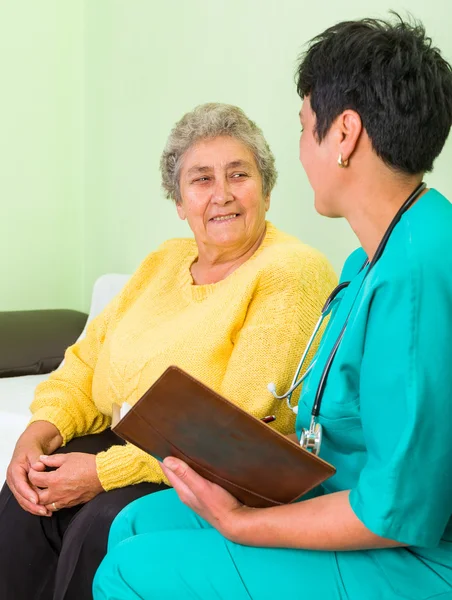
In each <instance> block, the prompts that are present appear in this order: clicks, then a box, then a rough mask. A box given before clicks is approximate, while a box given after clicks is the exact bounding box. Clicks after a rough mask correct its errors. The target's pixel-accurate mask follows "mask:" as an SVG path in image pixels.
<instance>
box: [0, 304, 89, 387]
mask: <svg viewBox="0 0 452 600" xmlns="http://www.w3.org/2000/svg"><path fill="white" fill-rule="evenodd" d="M87 316H88V315H86V314H85V313H81V312H78V311H76V310H60V309H54V310H26V311H10V312H0V377H16V376H18V375H37V374H41V373H50V372H51V371H53V370H55V369H56V368H57V367H58V365H59V364H60V363H61V361H62V360H63V358H64V352H65V350H66V348H67V347H68V346H71V345H72V344H73V343H74V342H75V341H76V340H77V338H78V337H79V335H80V334H81V332H82V331H83V327H84V326H85V323H86V319H87Z"/></svg>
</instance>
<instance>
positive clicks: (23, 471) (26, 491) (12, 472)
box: [6, 441, 51, 517]
mask: <svg viewBox="0 0 452 600" xmlns="http://www.w3.org/2000/svg"><path fill="white" fill-rule="evenodd" d="M43 452H44V448H43V447H42V445H41V444H40V443H39V442H34V443H31V444H21V443H20V441H19V442H18V443H17V445H16V448H15V450H14V454H13V457H12V459H11V462H10V463H9V466H8V471H7V473H6V482H7V484H8V486H9V489H10V490H11V492H12V493H13V494H14V497H15V498H16V500H17V502H18V503H19V504H20V506H21V507H22V508H23V509H24V510H26V511H27V512H29V513H31V514H32V515H38V516H41V517H49V516H50V515H51V512H50V511H49V510H47V508H45V507H44V506H40V505H39V495H38V493H39V490H38V489H36V487H35V486H34V485H33V484H32V482H31V481H30V480H29V472H30V469H31V465H32V464H34V463H35V462H36V461H37V460H39V456H40V455H41V454H42V453H43Z"/></svg>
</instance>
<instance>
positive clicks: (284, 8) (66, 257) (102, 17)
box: [0, 0, 452, 310]
mask: <svg viewBox="0 0 452 600" xmlns="http://www.w3.org/2000/svg"><path fill="white" fill-rule="evenodd" d="M0 7H1V17H0V49H1V52H0V72H2V74H3V77H2V79H3V81H2V83H3V86H2V88H3V92H2V94H1V95H0V125H1V131H2V135H1V138H0V139H1V141H0V173H1V177H0V202H1V208H2V213H1V214H2V217H3V218H2V219H1V222H0V253H1V256H2V260H1V261H0V282H1V283H0V286H1V288H0V289H1V294H0V310H2V309H6V308H10V309H12V308H15V309H18V308H35V307H36V308H39V307H47V306H48V307H56V306H69V307H74V308H79V307H83V308H87V307H88V305H89V296H90V291H91V288H92V284H93V282H94V279H95V278H96V277H97V276H98V275H100V274H101V273H104V272H112V271H116V272H123V273H127V272H131V271H133V270H134V269H135V268H136V266H137V265H138V263H139V262H140V260H141V259H142V258H143V257H144V256H145V255H146V254H147V253H148V252H150V251H151V250H152V249H154V248H155V247H156V246H157V245H158V244H159V243H161V242H162V241H163V240H165V239H167V238H168V237H173V236H178V235H188V234H189V231H188V230H187V227H186V225H185V223H182V222H180V221H179V220H178V218H177V216H176V213H175V210H174V206H173V205H172V204H171V202H169V201H167V200H165V199H164V197H163V194H162V192H161V190H160V181H159V172H158V163H159V157H160V153H161V150H162V148H163V146H164V143H165V140H166V137H167V135H168V133H169V131H170V129H171V127H172V126H173V124H174V122H175V121H176V120H177V119H179V118H180V117H181V116H182V114H183V113H185V112H186V111H188V110H190V109H191V108H192V107H194V106H195V105H197V104H200V103H203V102H209V101H220V102H229V103H233V104H237V105H239V106H241V107H242V108H243V109H244V110H245V111H246V112H247V114H248V115H249V116H250V117H251V118H253V119H254V120H255V121H256V122H257V123H258V124H259V125H260V126H261V127H262V129H263V131H264V133H265V135H266V137H267V139H268V140H269V142H270V145H271V147H272V149H273V151H274V153H275V156H276V160H277V166H278V170H279V182H278V185H277V187H276V189H275V191H274V193H273V198H272V208H271V211H270V215H269V217H270V219H271V220H272V221H273V222H274V223H275V224H276V225H278V226H279V227H281V228H283V229H286V230H287V231H289V232H291V233H294V234H296V235H298V236H299V237H300V238H301V239H303V240H304V241H306V242H308V243H311V244H313V245H315V246H317V247H319V248H320V249H321V250H323V251H324V252H325V253H326V254H327V256H328V257H329V258H330V259H331V261H332V262H333V264H334V266H335V267H336V269H337V270H339V269H340V267H341V264H342V262H343V260H344V258H345V256H346V255H347V253H348V252H349V251H350V250H351V249H353V248H354V247H355V246H356V239H355V238H354V236H353V234H352V233H351V232H350V231H349V230H348V227H347V224H346V223H345V222H343V221H337V220H335V221H332V220H327V219H323V218H321V217H319V216H318V215H316V213H315V211H314V209H313V206H312V201H313V195H312V192H311V190H310V188H309V185H308V182H307V179H306V177H305V175H304V173H303V171H302V169H301V167H300V165H299V163H298V136H299V124H298V118H297V113H298V110H299V99H298V97H297V95H296V92H295V85H294V83H293V73H294V69H295V64H296V57H297V56H298V54H299V53H300V52H301V50H302V48H303V44H304V43H305V42H306V41H307V40H308V39H309V38H311V37H312V36H313V35H315V34H316V33H318V32H319V31H321V30H322V29H324V28H325V27H327V26H328V25H330V24H332V23H334V22H336V21H339V20H343V19H348V18H358V17H362V16H369V15H370V16H385V15H387V11H388V9H389V8H393V9H396V10H399V11H401V12H402V13H404V14H406V11H407V10H409V11H410V12H411V13H412V14H414V15H415V16H417V17H419V18H420V19H422V20H423V21H424V23H425V25H426V27H427V30H428V32H429V34H430V35H431V36H432V37H433V39H434V42H435V44H437V45H438V46H439V47H440V48H441V49H442V50H443V53H444V54H445V56H446V57H447V58H448V59H449V60H452V38H451V36H450V27H449V24H450V20H451V16H452V7H451V5H450V0H430V2H428V3H426V2H425V1H424V0H409V1H407V2H406V3H401V2H399V1H397V0H394V2H392V3H390V4H387V3H386V0H384V1H383V2H381V1H378V2H377V0H370V1H368V2H367V3H365V4H364V3H363V2H360V1H359V0H350V1H349V2H347V3H344V2H337V0H335V1H333V0H324V1H323V2H322V3H318V4H317V3H315V2H306V1H305V2H304V1H302V0H279V1H275V0H240V1H238V0H190V2H189V1H188V0H187V1H186V0H165V2H161V1H160V0H94V1H91V2H89V1H88V0H14V2H13V1H12V0H11V1H7V0H0ZM3 132H6V135H5V134H4V133H3ZM451 164H452V139H450V140H449V141H448V144H447V147H446V149H445V151H444V152H443V154H442V156H441V157H440V159H439V160H438V162H437V165H436V169H435V172H434V173H433V174H432V175H429V176H428V178H427V181H428V183H429V184H430V185H433V186H435V187H438V188H439V189H440V190H441V191H443V193H445V194H446V195H448V196H449V197H450V198H452V176H451V171H450V165H451Z"/></svg>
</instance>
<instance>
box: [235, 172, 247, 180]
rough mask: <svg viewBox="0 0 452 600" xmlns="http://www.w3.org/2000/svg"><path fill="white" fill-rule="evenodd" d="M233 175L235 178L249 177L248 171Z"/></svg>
mask: <svg viewBox="0 0 452 600" xmlns="http://www.w3.org/2000/svg"><path fill="white" fill-rule="evenodd" d="M232 177H233V178H234V179H241V178H242V177H247V174H246V173H233V174H232Z"/></svg>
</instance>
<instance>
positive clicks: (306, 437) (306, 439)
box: [300, 423, 322, 456]
mask: <svg viewBox="0 0 452 600" xmlns="http://www.w3.org/2000/svg"><path fill="white" fill-rule="evenodd" d="M321 445H322V426H321V425H320V423H316V424H315V425H314V427H312V426H311V427H310V428H309V429H305V428H303V429H302V431H301V437H300V446H301V447H302V448H305V450H308V452H312V454H315V455H316V456H317V455H318V454H319V452H320V446H321Z"/></svg>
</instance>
